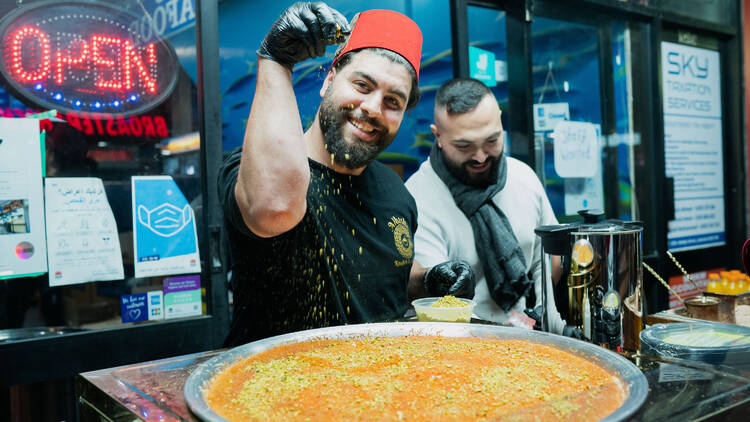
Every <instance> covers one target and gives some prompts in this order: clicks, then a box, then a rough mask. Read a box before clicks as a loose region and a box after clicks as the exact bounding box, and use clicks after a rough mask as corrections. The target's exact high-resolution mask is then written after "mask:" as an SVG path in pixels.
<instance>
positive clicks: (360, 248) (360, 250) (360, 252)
mask: <svg viewBox="0 0 750 422" xmlns="http://www.w3.org/2000/svg"><path fill="white" fill-rule="evenodd" d="M359 254H360V255H362V247H361V246H360V247H359Z"/></svg>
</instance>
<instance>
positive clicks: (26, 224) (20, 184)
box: [0, 119, 47, 279]
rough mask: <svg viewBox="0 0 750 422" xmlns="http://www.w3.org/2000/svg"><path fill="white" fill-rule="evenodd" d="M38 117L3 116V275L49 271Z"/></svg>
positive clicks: (0, 165)
mask: <svg viewBox="0 0 750 422" xmlns="http://www.w3.org/2000/svg"><path fill="white" fill-rule="evenodd" d="M42 186H43V183H42V154H41V149H40V146H39V120H37V119H0V279H2V278H7V277H18V276H21V275H25V274H37V273H44V272H47V245H46V240H45V232H44V197H43V192H42V191H43V188H42Z"/></svg>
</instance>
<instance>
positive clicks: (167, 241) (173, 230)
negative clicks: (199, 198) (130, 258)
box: [131, 176, 201, 277]
mask: <svg viewBox="0 0 750 422" xmlns="http://www.w3.org/2000/svg"><path fill="white" fill-rule="evenodd" d="M131 184H132V192H133V243H134V251H135V276H136V277H152V276H160V275H172V274H189V273H198V272H200V271H201V266H200V256H199V253H198V236H197V228H196V225H195V215H194V213H193V209H192V207H191V206H190V204H189V203H188V201H187V200H186V199H185V196H184V195H183V194H182V191H180V188H179V187H178V186H177V184H176V183H175V182H174V180H173V179H172V177H171V176H133V177H132V178H131Z"/></svg>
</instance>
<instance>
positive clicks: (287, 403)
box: [184, 322, 648, 422]
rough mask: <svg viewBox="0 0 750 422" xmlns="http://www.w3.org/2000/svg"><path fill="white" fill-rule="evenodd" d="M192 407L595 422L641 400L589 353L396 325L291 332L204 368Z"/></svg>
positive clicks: (631, 370)
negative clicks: (594, 421) (591, 421)
mask: <svg viewBox="0 0 750 422" xmlns="http://www.w3.org/2000/svg"><path fill="white" fill-rule="evenodd" d="M184 392H185V399H186V401H187V404H188V406H189V407H190V410H191V411H192V412H193V413H195V414H196V415H197V416H198V417H200V418H201V419H203V420H205V421H211V422H214V421H233V420H301V421H304V420H308V421H314V420H325V421H330V420H379V421H380V420H412V421H414V420H424V421H433V420H499V419H503V420H550V419H554V420H571V421H572V420H575V421H582V420H604V421H619V420H624V419H626V418H628V417H629V416H631V415H633V413H635V412H636V411H637V410H638V408H639V407H640V406H641V405H642V404H643V402H644V401H645V399H646V395H647V394H648V383H647V381H646V378H645V377H644V375H643V374H642V373H641V371H640V370H638V368H637V367H636V366H635V365H634V364H633V363H631V362H630V361H628V360H627V359H625V358H623V357H622V356H620V355H618V354H616V353H613V352H611V351H609V350H606V349H603V348H601V347H598V346H596V345H593V344H590V343H586V342H583V341H579V340H574V339H571V338H567V337H562V336H557V335H553V334H548V333H543V332H538V331H530V330H522V329H518V328H510V327H500V326H495V325H481V324H457V323H439V322H403V323H378V324H361V325H346V326H337V327H327V328H320V329H315V330H308V331H300V332H295V333H290V334H284V335H280V336H276V337H270V338H267V339H263V340H259V341H255V342H252V343H248V344H245V345H242V346H239V347H236V348H233V349H230V350H227V351H226V352H223V353H221V354H220V355H218V356H216V357H214V358H213V359H211V360H209V361H206V362H204V363H203V364H202V365H200V366H199V367H198V368H196V370H195V371H193V373H191V374H190V376H189V378H188V380H187V382H186V384H185V389H184Z"/></svg>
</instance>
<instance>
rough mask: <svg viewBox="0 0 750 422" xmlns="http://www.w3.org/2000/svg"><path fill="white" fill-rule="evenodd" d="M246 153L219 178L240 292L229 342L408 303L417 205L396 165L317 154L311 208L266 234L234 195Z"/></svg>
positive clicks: (357, 318) (371, 316)
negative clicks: (328, 160) (257, 230)
mask: <svg viewBox="0 0 750 422" xmlns="http://www.w3.org/2000/svg"><path fill="white" fill-rule="evenodd" d="M240 155H241V151H240V150H239V149H237V150H235V151H233V152H232V154H231V155H230V156H229V157H227V159H226V160H225V161H224V164H223V167H222V169H221V171H220V175H219V181H218V182H219V189H220V191H219V197H220V200H221V201H222V206H223V209H224V216H225V220H226V226H227V232H228V237H229V245H230V250H231V254H232V287H233V292H234V315H233V319H232V325H231V328H230V332H229V336H228V337H227V339H226V341H225V346H227V347H230V346H236V345H239V344H244V343H247V342H249V341H252V340H257V339H260V338H265V337H269V336H273V335H278V334H283V333H287V332H292V331H299V330H305V329H310V328H318V327H326V326H331V325H341V324H354V323H362V322H374V321H381V320H388V319H394V318H398V317H401V316H402V315H403V314H404V312H406V310H407V308H408V299H407V291H406V288H407V281H408V278H409V271H410V269H411V264H412V260H413V256H414V243H413V240H412V239H413V236H412V235H413V233H414V232H415V231H416V229H417V207H416V203H415V202H414V198H412V196H411V194H409V192H408V191H407V190H406V188H405V187H404V184H403V182H402V180H401V178H400V177H399V176H398V175H397V174H396V173H395V172H394V171H392V170H391V169H390V168H388V167H387V166H385V165H383V164H381V163H379V162H377V161H375V162H372V163H370V164H369V165H368V166H367V167H366V168H365V170H364V171H363V172H362V174H361V175H359V176H350V175H344V174H340V173H336V172H334V171H333V170H331V169H329V168H328V167H325V166H324V165H322V164H320V163H318V162H315V161H313V160H308V161H309V164H310V186H309V187H308V190H307V211H306V213H305V216H304V217H303V219H302V221H301V222H300V223H299V224H298V225H297V226H296V227H294V228H293V229H292V230H290V231H288V232H286V233H283V234H281V235H279V236H276V237H273V238H267V239H264V238H261V237H258V236H256V235H254V234H253V233H252V232H251V231H250V230H249V229H248V228H247V226H245V223H244V221H243V220H242V216H241V214H240V211H239V208H238V207H237V203H236V200H235V197H234V187H235V185H236V183H237V174H238V170H239V163H240Z"/></svg>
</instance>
